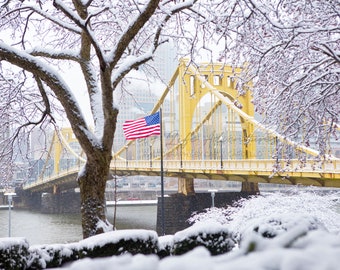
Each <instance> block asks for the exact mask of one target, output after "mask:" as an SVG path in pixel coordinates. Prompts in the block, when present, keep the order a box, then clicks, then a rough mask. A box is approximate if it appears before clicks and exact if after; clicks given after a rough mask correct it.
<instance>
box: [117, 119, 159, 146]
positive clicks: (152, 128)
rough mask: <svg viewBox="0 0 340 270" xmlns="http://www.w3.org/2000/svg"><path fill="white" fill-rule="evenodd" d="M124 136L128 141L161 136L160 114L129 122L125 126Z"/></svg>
mask: <svg viewBox="0 0 340 270" xmlns="http://www.w3.org/2000/svg"><path fill="white" fill-rule="evenodd" d="M123 130H124V135H125V138H126V139H127V140H134V139H140V138H146V137H149V136H153V135H160V134H161V128H160V115H159V112H157V113H154V114H152V115H148V116H145V117H143V118H140V119H137V120H127V121H125V123H124V124H123Z"/></svg>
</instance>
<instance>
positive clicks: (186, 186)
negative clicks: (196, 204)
mask: <svg viewBox="0 0 340 270" xmlns="http://www.w3.org/2000/svg"><path fill="white" fill-rule="evenodd" d="M178 193H179V194H183V195H194V194H195V188H194V179H193V178H182V177H180V178H178Z"/></svg>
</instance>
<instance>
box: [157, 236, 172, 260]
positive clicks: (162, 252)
mask: <svg viewBox="0 0 340 270" xmlns="http://www.w3.org/2000/svg"><path fill="white" fill-rule="evenodd" d="M173 246H174V236H173V235H165V236H160V237H158V251H157V255H158V257H159V258H164V257H167V256H170V255H171V252H172V249H173Z"/></svg>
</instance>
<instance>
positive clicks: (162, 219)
mask: <svg viewBox="0 0 340 270" xmlns="http://www.w3.org/2000/svg"><path fill="white" fill-rule="evenodd" d="M159 117H160V121H159V122H160V133H161V137H160V144H161V224H162V235H165V225H164V170H163V114H162V108H160V109H159Z"/></svg>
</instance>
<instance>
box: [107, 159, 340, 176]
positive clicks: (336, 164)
mask: <svg viewBox="0 0 340 270" xmlns="http://www.w3.org/2000/svg"><path fill="white" fill-rule="evenodd" d="M160 167H161V163H160V161H159V160H153V161H148V160H126V161H124V160H116V161H112V163H111V168H113V169H114V168H119V169H124V170H134V169H142V170H143V169H146V168H149V169H160ZM163 168H164V169H165V170H167V169H171V170H179V171H180V170H194V169H195V170H197V169H198V170H199V169H201V170H239V171H242V170H243V171H254V172H256V171H267V172H270V171H275V170H278V171H299V172H302V173H303V172H320V173H340V160H332V161H326V162H323V163H321V162H317V161H315V160H306V161H304V162H302V161H299V160H290V161H286V160H275V159H262V160H257V159H247V160H244V159H243V160H241V159H240V160H222V161H221V160H182V161H180V160H165V161H164V162H163Z"/></svg>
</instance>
